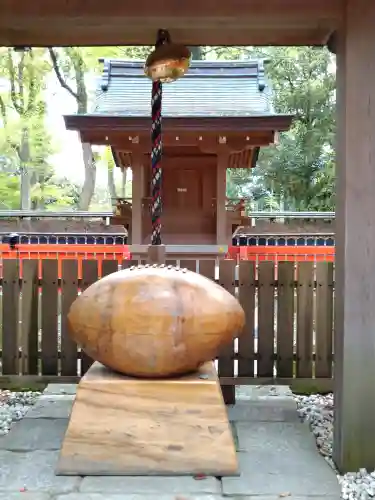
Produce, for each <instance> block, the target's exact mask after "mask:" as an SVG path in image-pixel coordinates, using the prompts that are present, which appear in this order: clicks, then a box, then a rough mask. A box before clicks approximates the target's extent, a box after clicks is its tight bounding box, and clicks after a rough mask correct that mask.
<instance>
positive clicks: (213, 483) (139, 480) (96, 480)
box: [79, 476, 221, 495]
mask: <svg viewBox="0 0 375 500" xmlns="http://www.w3.org/2000/svg"><path fill="white" fill-rule="evenodd" d="M79 492H81V493H108V494H110V493H121V494H123V495H126V494H128V495H129V494H135V493H138V494H160V493H163V494H172V493H173V494H175V495H185V494H190V493H213V494H217V495H220V494H221V484H220V481H219V480H218V479H216V478H214V477H207V478H205V479H199V480H197V479H194V478H193V477H189V476H173V477H169V476H165V477H162V476H155V477H144V476H128V477H120V476H117V477H103V476H101V477H85V478H83V480H82V483H81V485H80V488H79Z"/></svg>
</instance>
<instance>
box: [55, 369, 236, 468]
mask: <svg viewBox="0 0 375 500" xmlns="http://www.w3.org/2000/svg"><path fill="white" fill-rule="evenodd" d="M237 470H238V464H237V458H236V451H235V446H234V442H233V436H232V433H231V429H230V426H229V422H228V417H227V413H226V409H225V405H224V401H223V398H222V395H221V390H220V385H219V382H218V378H217V374H216V370H215V367H214V366H213V363H211V362H209V363H206V364H205V365H203V366H202V367H201V369H200V370H199V371H198V372H197V373H194V374H192V375H187V376H184V377H180V378H173V379H165V380H150V379H146V380H145V379H136V378H130V377H125V376H123V375H120V374H117V373H114V372H112V371H110V370H109V369H107V368H105V367H104V366H103V365H101V364H100V363H94V364H93V365H92V366H91V368H90V369H89V370H88V372H87V373H86V375H85V376H84V377H83V378H82V380H81V382H80V383H79V385H78V389H77V396H76V399H75V402H74V405H73V410H72V415H71V418H70V422H69V426H68V429H67V432H66V435H65V438H64V442H63V445H62V449H61V452H60V458H59V462H58V465H57V472H56V473H57V474H58V475H84V476H90V475H93V476H94V475H95V476H96V475H113V476H121V475H125V476H126V475H174V474H175V475H194V474H205V475H211V476H225V475H235V474H236V473H237Z"/></svg>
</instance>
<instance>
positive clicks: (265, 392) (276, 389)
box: [236, 385, 293, 400]
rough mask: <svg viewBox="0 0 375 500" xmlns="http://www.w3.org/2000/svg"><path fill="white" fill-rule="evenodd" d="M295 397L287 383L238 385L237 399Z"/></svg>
mask: <svg viewBox="0 0 375 500" xmlns="http://www.w3.org/2000/svg"><path fill="white" fill-rule="evenodd" d="M276 398H279V399H286V398H290V399H293V393H292V391H291V389H290V387H289V386H287V385H242V386H237V387H236V400H237V399H238V400H249V399H251V400H256V399H257V400H259V399H260V400H265V399H276Z"/></svg>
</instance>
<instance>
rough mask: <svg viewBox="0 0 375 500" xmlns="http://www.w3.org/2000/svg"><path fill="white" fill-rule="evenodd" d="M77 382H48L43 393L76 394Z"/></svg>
mask: <svg viewBox="0 0 375 500" xmlns="http://www.w3.org/2000/svg"><path fill="white" fill-rule="evenodd" d="M76 393H77V384H48V385H47V387H46V388H45V389H44V391H43V394H46V395H47V394H49V395H64V394H73V395H74V394H76Z"/></svg>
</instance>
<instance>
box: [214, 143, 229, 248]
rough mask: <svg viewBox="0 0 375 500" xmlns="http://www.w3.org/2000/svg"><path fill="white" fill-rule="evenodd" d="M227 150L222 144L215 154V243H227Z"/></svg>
mask: <svg viewBox="0 0 375 500" xmlns="http://www.w3.org/2000/svg"><path fill="white" fill-rule="evenodd" d="M228 159H229V151H228V149H227V148H226V147H225V146H224V145H223V146H222V149H221V151H219V152H218V155H217V174H216V175H217V177H216V243H217V245H226V244H228V236H227V212H226V209H225V202H226V189H227V167H228Z"/></svg>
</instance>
